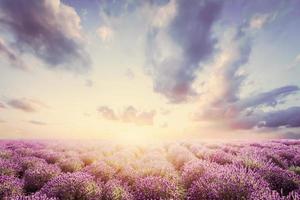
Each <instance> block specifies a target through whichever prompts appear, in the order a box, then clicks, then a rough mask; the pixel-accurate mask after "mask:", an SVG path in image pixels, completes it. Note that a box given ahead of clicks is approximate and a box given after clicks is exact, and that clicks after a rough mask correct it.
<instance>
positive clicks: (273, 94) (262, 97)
mask: <svg viewBox="0 0 300 200" xmlns="http://www.w3.org/2000/svg"><path fill="white" fill-rule="evenodd" d="M299 90H300V88H299V87H298V86H296V85H288V86H283V87H280V88H276V89H273V90H271V91H268V92H263V93H260V94H257V95H254V96H251V97H248V98H245V99H241V100H240V101H239V102H238V103H237V107H240V109H246V108H253V107H257V106H261V105H265V106H271V107H275V106H277V105H278V104H279V103H284V101H283V98H284V97H286V96H288V95H291V94H294V93H296V92H298V91H299Z"/></svg>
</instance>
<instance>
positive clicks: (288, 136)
mask: <svg viewBox="0 0 300 200" xmlns="http://www.w3.org/2000/svg"><path fill="white" fill-rule="evenodd" d="M281 138H283V139H296V140H298V139H300V134H299V133H295V132H291V131H289V132H286V133H284V134H282V135H281Z"/></svg>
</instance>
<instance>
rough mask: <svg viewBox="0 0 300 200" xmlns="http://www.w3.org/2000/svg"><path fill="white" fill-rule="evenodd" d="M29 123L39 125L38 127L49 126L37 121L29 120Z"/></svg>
mask: <svg viewBox="0 0 300 200" xmlns="http://www.w3.org/2000/svg"><path fill="white" fill-rule="evenodd" d="M28 123H30V124H34V125H38V126H45V125H47V123H46V122H42V121H37V120H29V121H28Z"/></svg>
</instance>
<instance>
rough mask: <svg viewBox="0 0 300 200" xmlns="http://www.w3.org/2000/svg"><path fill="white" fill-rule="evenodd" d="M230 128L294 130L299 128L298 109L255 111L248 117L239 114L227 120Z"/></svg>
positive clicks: (299, 110)
mask: <svg viewBox="0 0 300 200" xmlns="http://www.w3.org/2000/svg"><path fill="white" fill-rule="evenodd" d="M227 120H228V123H229V125H230V127H231V128H234V129H252V128H279V127H286V128H295V127H300V107H290V108H287V109H282V110H276V111H269V112H264V111H261V110H260V111H256V112H253V113H251V114H248V115H243V114H240V115H238V116H237V117H233V118H229V119H227Z"/></svg>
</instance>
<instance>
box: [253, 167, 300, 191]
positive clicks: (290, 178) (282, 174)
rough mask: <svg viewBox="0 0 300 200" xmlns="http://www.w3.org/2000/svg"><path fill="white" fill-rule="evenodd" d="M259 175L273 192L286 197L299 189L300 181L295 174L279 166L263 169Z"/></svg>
mask: <svg viewBox="0 0 300 200" xmlns="http://www.w3.org/2000/svg"><path fill="white" fill-rule="evenodd" d="M258 173H259V174H260V175H261V176H262V177H263V178H264V179H265V180H266V181H267V182H268V183H269V185H270V188H271V189H272V190H276V191H277V192H278V193H280V194H282V195H284V196H286V195H288V194H289V193H290V192H291V191H294V190H297V189H298V188H299V179H298V178H297V177H296V176H295V174H293V173H292V172H289V171H287V170H283V169H281V168H279V167H277V166H269V167H267V168H262V169H261V170H259V172H258Z"/></svg>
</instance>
